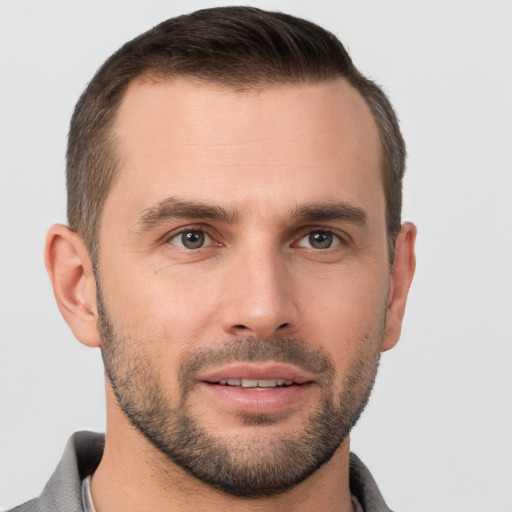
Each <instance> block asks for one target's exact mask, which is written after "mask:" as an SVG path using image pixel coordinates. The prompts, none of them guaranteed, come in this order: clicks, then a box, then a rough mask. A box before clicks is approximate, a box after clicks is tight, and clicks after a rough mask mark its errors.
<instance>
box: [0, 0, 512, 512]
mask: <svg viewBox="0 0 512 512" xmlns="http://www.w3.org/2000/svg"><path fill="white" fill-rule="evenodd" d="M236 3H239V2H230V1H225V2H221V3H220V4H219V2H213V1H190V0H189V1H188V2H186V3H185V2H183V3H182V2H171V1H163V0H160V1H158V0H145V1H130V2H126V1H121V0H115V1H113V0H112V1H108V0H101V1H99V0H88V1H84V0H74V1H72V2H70V1H65V0H61V1H58V0H46V1H44V2H40V1H36V0H32V1H28V0H3V1H2V2H0V173H1V174H0V247H1V253H0V258H1V259H0V336H1V338H0V509H1V508H6V507H10V506H13V505H15V504H17V503H19V502H21V501H23V500H26V499H28V498H31V497H33V496H35V495H36V494H38V493H39V492H40V491H41V489H42V487H43V485H44V483H45V482H46V480H47V478H48V477H49V475H50V473H51V472H52V471H53V468H54V467H55V465H56V464H57V462H58V460H59V458H60V455H61V451H62V449H63V447H64V444H65V442H66V440H67V438H68V436H69V435H70V434H71V433H72V432H73V431H75V430H79V429H92V430H100V431H101V430H103V429H104V422H105V418H104V397H103V372H102V367H101V360H100V356H99V353H98V352H97V350H93V349H87V348H85V347H83V346H82V345H80V343H78V342H77V341H76V340H75V339H74V338H73V336H72V334H71V332H70V331H69V329H68V327H67V326H66V324H65V323H64V321H63V320H62V319H61V317H60V314H59V312H58V310H57V307H56V305H55V303H54V299H53V295H52V292H51V289H50V285H49V282H48V279H47V277H46V273H45V270H44V265H43V258H42V251H43V242H44V237H45V231H46V229H47V227H48V226H49V225H50V224H51V223H54V222H65V220H66V219H65V185H64V152H65V144H66V133H67V128H68V123H69V118H70V116H71V112H72V109H73V106H74V104H75V102H76V100H77V99H78V96H79V94H80V93H81V91H82V90H83V88H84V87H85V85H86V83H87V81H88V80H89V79H90V78H91V76H92V74H93V73H94V71H95V70H96V69H97V68H98V66H99V65H100V64H101V63H102V62H103V61H104V59H105V58H106V57H107V56H109V55H110V54H111V53H112V52H113V51H114V50H116V49H117V48H118V47H119V46H120V45H121V44H122V43H124V42H125V41H126V40H128V39H130V38H132V37H134V36H135V35H137V34H139V33H140V32H142V31H144V30H146V29H148V28H150V27H151V26H153V25H154V24H156V23H158V22H159V21H162V20H163V19H165V18H168V17H171V16H174V15H177V14H180V13H183V12H189V11H192V10H195V9H198V8H202V7H209V6H213V5H221V4H224V5H226V4H236ZM249 3H250V4H251V5H256V6H260V7H264V8H269V9H275V10H283V11H287V12H289V13H291V14H296V15H299V16H302V17H305V18H308V19H310V20H312V21H315V22H318V23H320V24H321V25H323V26H325V27H326V28H328V29H330V30H332V31H333V32H335V33H336V34H337V35H338V36H339V37H340V38H341V39H342V41H343V42H344V43H345V44H346V46H347V47H348V49H349V51H350V52H351V54H352V56H353V58H354V60H355V62H356V63H357V65H358V66H359V67H360V68H361V69H362V70H363V72H365V73H367V74H368V75H369V76H370V77H372V78H374V79H376V80H377V81H378V82H379V83H380V84H381V85H382V86H383V87H384V89H385V91H386V92H387V93H388V94H389V96H390V97H391V100H392V102H393V103H394V105H395V107H396V109H397V111H398V115H399V117H400V119H401V123H402V127H403V132H404V135H405V138H406V141H407V144H408V150H409V161H408V174H407V178H406V181H405V210H404V219H405V220H411V221H414V222H415V223H416V224H417V226H418V229H419V238H418V247H417V254H418V268H417V274H416V278H415V282H414V283H413V288H412V291H411V295H410V301H409V304H408V308H407V312H406V321H405V326H404V330H403V334H402V339H401V341H400V343H399V344H398V345H397V347H396V348H395V349H393V350H392V351H390V352H388V353H386V354H384V356H383V361H382V365H381V370H380V374H379V377H378V381H377V385H376V388H375V391H374V394H373V397H372V400H371V404H370V406H369V407H368V409H367V410H366V412H365V414H364V415H363V418H362V419H361V421H360V423H359V424H358V426H357V427H356V429H355V431H354V433H353V437H352V448H353V450H354V451H355V452H356V453H358V454H359V456H360V457H361V458H362V459H363V460H364V461H365V462H366V464H367V465H368V466H369V467H370V469H371V470H372V471H373V473H374V476H375V477H376V479H377V482H378V483H379V485H380V487H381V489H382V492H383V494H384V496H385V498H386V499H387V501H388V502H389V505H390V506H391V508H393V509H396V510H397V511H416V512H432V511H450V512H456V511H460V512H481V511H484V510H493V511H508V512H510V510H512V491H511V487H512V329H511V318H512V314H511V313H512V271H511V262H512V201H511V196H512V3H511V2H510V1H506V0H486V1H484V0H482V1H474V0H473V1H472V0H456V1H455V0H442V1H441V0H436V1H434V0H430V1H419V0H418V1H405V0H404V1H382V0H381V1H377V0H375V1H369V0H368V1H363V0H358V1H356V0H353V1H344V0H336V1H327V0H324V1H315V2H306V1H299V0H295V1H292V0H290V1H285V0H276V1H264V0H261V1H251V2H249Z"/></svg>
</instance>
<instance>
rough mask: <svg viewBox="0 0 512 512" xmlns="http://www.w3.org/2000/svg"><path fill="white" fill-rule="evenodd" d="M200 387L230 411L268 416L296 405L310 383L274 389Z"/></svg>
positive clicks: (219, 385) (308, 390) (309, 387)
mask: <svg viewBox="0 0 512 512" xmlns="http://www.w3.org/2000/svg"><path fill="white" fill-rule="evenodd" d="M201 385H202V387H203V388H204V389H205V390H206V391H207V392H208V393H211V394H212V395H213V396H214V398H215V400H216V401H219V402H221V403H222V404H224V405H225V406H227V407H228V408H229V409H230V410H235V411H237V412H241V413H245V414H270V413H275V412H282V411H283V410H285V409H286V408H288V407H292V406H294V405H297V404H298V403H300V402H301V401H302V400H304V398H305V395H306V394H307V393H308V392H310V390H311V388H312V386H313V385H312V383H310V382H307V383H305V384H295V385H291V386H283V387H276V388H272V389H269V388H243V387H239V386H223V385H221V384H212V383H210V382H202V383H201Z"/></svg>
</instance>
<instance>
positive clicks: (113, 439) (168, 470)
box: [46, 78, 416, 512]
mask: <svg viewBox="0 0 512 512" xmlns="http://www.w3.org/2000/svg"><path fill="white" fill-rule="evenodd" d="M114 132H115V136H116V139H117V141H118V146H119V154H120V156H121V169H122V172H121V174H120V177H119V179H118V180H117V181H116V182H115V184H114V185H113V187H112V189H111V190H110V192H109V195H108V197H107V200H106V203H105V207H104V211H103V214H102V221H101V229H100V245H99V265H98V271H99V275H100V279H101V287H102V295H103V299H104V303H105V307H106V308H107V310H108V312H109V315H110V317H111V318H112V319H113V320H114V321H115V324H116V326H117V327H118V329H119V330H121V331H122V332H123V333H125V334H126V333H129V335H130V336H131V337H133V338H136V339H140V340H147V343H145V345H144V348H143V353H144V357H146V358H148V360H151V361H152V363H153V370H154V373H155V374H156V375H157V378H158V380H159V382H160V385H161V386H162V388H163V389H164V390H165V393H166V396H167V397H168V400H169V402H170V403H171V404H172V405H176V404H177V403H178V401H179V388H178V386H177V382H178V374H179V370H180V364H181V363H182V362H183V360H184V359H186V357H187V355H188V354H190V353H191V352H193V351H195V350H197V349H201V348H202V347H215V346H221V345H222V344H223V343H226V342H228V341H230V340H233V339H238V338H241V337H254V338H258V339H260V340H265V339H269V338H272V337H276V336H278V337H283V338H287V337H288V338H299V339H301V340H303V341H304V342H305V343H306V344H307V346H308V348H310V349H311V350H320V351H321V352H322V353H324V354H327V355H328V357H329V358H330V359H331V360H332V361H333V363H334V366H335V370H336V375H335V379H334V382H333V383H332V384H331V385H330V389H331V390H332V391H333V392H334V393H339V392H340V390H341V388H342V386H343V383H344V377H346V375H347V373H348V372H349V369H350V366H351V363H353V362H354V361H355V359H356V358H357V357H358V356H360V355H361V353H363V354H364V357H365V358H366V361H367V362H368V366H369V367H375V366H376V364H377V360H378V354H379V353H380V351H384V350H388V349H390V348H392V347H393V346H394V345H395V344H396V342H397V341H398V338H399V335H400V329H401V324H402V318H403V314H404V309H405V303H406V298H407V293H408V290H409V286H410V283H411V281H412V277H413V273H414V267H415V259H414V239H415V235H416V229H415V227H414V226H413V225H412V224H409V223H406V224H404V225H403V226H402V230H401V232H400V234H399V236H398V239H397V243H396V252H395V260H394V264H393V269H392V272H391V271H390V268H389V261H388V247H387V239H386V226H385V201H384V193H383V187H382V178H381V168H382V149H381V144H380V140H379V134H378V130H377V127H376V124H375V122H374V120H373V118H372V116H371V113H370V111H369V109H368V107H367V105H366V104H365V102H364V100H363V99H362V97H361V96H360V95H359V93H357V91H355V90H354V89H353V88H352V87H351V86H350V85H349V84H347V83H346V82H345V81H344V80H342V79H338V80H333V81H329V82H323V83H319V84H300V85H281V86H273V87H268V88H263V89H261V90H253V91H246V92H243V93H236V92H233V91H231V90H229V89H225V88H222V87H219V86H215V85H212V84H204V83H199V82H197V81H194V80H191V79H176V80H152V79H148V78H144V79H138V80H135V81H134V82H133V83H132V84H131V85H130V87H129V89H128V91H127V93H126V95H125V97H124V99H123V101H122V104H121V107H120V110H119V112H118V116H117V119H116V123H115V127H114ZM176 200H179V201H186V202H189V203H193V204H194V205H197V204H201V205H207V206H209V207H217V208H222V209H223V210H224V211H226V212H229V213H230V214H231V215H230V216H229V218H216V219H212V218H209V217H208V215H206V216H205V215H204V212H203V213H201V214H200V215H192V214H190V215H189V216H188V217H179V218H177V217H174V216H168V215H153V217H152V216H151V214H152V213H153V214H154V213H155V212H156V211H157V210H158V205H160V206H161V205H162V204H163V203H162V202H167V203H166V204H170V203H172V202H173V201H174V202H175V201H176ZM312 205H314V206H315V207H320V209H323V210H324V211H325V210H326V206H332V205H337V206H339V205H343V206H344V207H345V209H346V207H347V206H348V207H349V210H350V212H351V214H350V215H348V216H341V217H340V216H331V217H332V218H326V219H324V220H321V221H311V219H304V216H302V217H297V214H296V212H297V211H298V210H300V209H304V207H306V206H308V207H311V206H312ZM160 211H161V209H160ZM354 211H355V212H358V213H359V214H362V217H361V218H358V219H356V218H355V217H354V215H353V213H354ZM338 213H339V212H338ZM327 217H329V216H327ZM155 219H156V220H155ZM187 229H188V230H189V231H190V230H191V229H192V230H197V229H201V230H204V231H205V232H206V233H207V234H208V237H207V242H206V244H205V246H204V247H201V248H199V249H197V250H190V249H189V250H187V249H184V248H183V247H180V243H181V238H180V236H178V235H179V233H181V232H182V231H183V230H185V231H186V230H187ZM312 232H313V233H318V232H322V233H323V232H332V233H333V234H334V236H333V244H332V246H331V247H329V248H327V249H318V248H314V247H312V246H311V240H310V238H309V234H310V233H312ZM46 263H47V268H48V271H49V274H50V278H51V280H52V283H53V287H54V291H55V295H56V298H57V302H58V304H59V308H60V310H61V312H62V314H63V316H64V318H65V319H66V321H67V322H68V324H69V325H70V327H71V329H72V330H73V332H74V334H75V336H76V337H77V338H78V339H79V340H80V341H81V342H82V343H84V344H86V345H88V346H92V347H98V346H100V345H101V338H100V335H99V333H98V327H97V321H98V309H97V303H96V285H95V280H94V275H93V271H92V264H91V261H90V258H89V255H88V253H87V250H86V248H85V246H84V244H83V241H82V240H81V239H80V237H79V236H78V235H77V234H76V233H74V232H73V231H71V230H70V229H69V228H67V227H65V226H62V225H57V226H53V227H52V228H51V229H50V231H49V233H48V239H47V248H46ZM312 379H313V384H312V385H311V386H310V387H309V389H308V391H306V392H304V393H301V394H300V396H299V397H298V398H296V399H294V400H292V401H291V402H289V403H285V405H284V406H283V407H281V408H280V409H278V410H277V413H276V411H267V412H268V414H269V415H272V414H274V417H275V418H277V419H276V421H273V422H272V424H271V425H266V426H265V427H262V426H258V425H252V424H250V423H248V422H247V421H244V420H243V418H242V417H241V416H240V414H238V413H237V411H236V410H235V409H234V408H233V405H232V403H231V402H223V401H220V400H217V398H215V397H213V398H212V394H211V393H209V392H207V390H205V389H204V386H202V385H200V384H199V383H198V384H197V385H194V386H193V388H192V390H191V392H190V401H189V407H190V411H191V414H193V415H194V417H195V418H196V419H197V420H198V421H199V422H200V424H201V426H203V427H204V428H206V429H209V430H211V431H215V432H217V433H218V435H219V436H221V437H222V439H223V440H224V441H225V442H226V443H229V442H230V440H231V439H234V438H236V439H237V440H239V441H240V440H241V441H245V442H246V443H248V444H249V443H251V442H254V441H255V440H261V439H263V441H272V440H275V439H281V438H284V437H286V436H287V435H290V433H294V432H300V428H301V425H303V423H304V422H305V421H306V420H307V418H308V417H309V415H310V414H311V413H312V412H313V411H314V410H315V407H316V406H317V404H318V401H319V397H320V396H321V384H320V383H319V382H315V381H314V376H313V377H312ZM348 454H349V439H348V438H346V439H345V440H344V441H343V442H342V443H341V445H340V446H339V448H338V449H337V450H336V452H335V454H334V456H333V457H332V458H331V459H330V460H329V461H328V462H327V463H326V464H324V465H323V466H322V467H321V468H320V469H319V470H318V471H316V472H315V473H314V474H313V475H311V476H310V477H309V478H307V479H306V480H304V481H303V482H302V483H300V484H299V485H297V486H296V487H294V488H292V489H291V490H289V491H287V492H285V493H283V494H280V495H278V496H272V497H266V498H259V499H241V498H237V497H234V496H230V495H227V494H224V493H221V492H219V491H217V490H215V489H212V488H210V487H209V486H207V485H205V484H203V483H202V482H200V481H199V480H197V479H195V478H194V477H192V476H190V475H189V474H188V473H186V472H185V471H184V470H183V469H181V468H180V467H178V466H176V465H175V464H174V463H172V462H171V461H170V460H169V459H167V458H166V457H165V456H164V455H163V454H162V453H161V452H160V451H158V450H157V449H156V448H155V447H154V446H153V445H152V444H151V443H150V442H149V441H148V440H147V439H146V438H145V437H144V436H143V435H141V434H140V433H139V432H138V431H137V430H136V429H134V428H133V427H132V426H131V425H130V423H129V422H128V420H127V418H126V416H125V414H124V413H123V412H122V411H121V409H120V408H119V405H118V403H117V401H116V399H115V397H114V395H113V393H112V389H111V387H110V385H109V383H108V381H107V432H106V446H105V454H104V457H103V459H102V461H101V463H100V466H99V468H98V469H97V471H96V473H95V474H94V476H93V479H92V495H93V501H94V503H95V506H96V508H97V510H98V512H106V511H109V512H112V511H117V510H124V511H130V510H154V511H159V510H162V511H163V510H167V511H168V510H176V511H178V510H179V511H189V510H190V511H192V510H194V511H197V510H209V511H216V510H219V511H220V510H223V511H224V510H235V509H236V510H248V511H249V510H293V511H311V510H322V511H326V512H329V511H348V510H351V504H350V494H349V486H348Z"/></svg>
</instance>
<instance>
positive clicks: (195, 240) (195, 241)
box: [182, 231, 204, 249]
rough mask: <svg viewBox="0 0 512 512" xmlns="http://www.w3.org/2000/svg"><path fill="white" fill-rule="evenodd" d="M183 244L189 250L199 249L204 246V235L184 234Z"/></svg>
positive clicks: (201, 233) (199, 232)
mask: <svg viewBox="0 0 512 512" xmlns="http://www.w3.org/2000/svg"><path fill="white" fill-rule="evenodd" d="M182 242H183V245H184V246H185V247H186V248H187V249H197V248H198V247H201V246H202V245H203V244H204V233H203V232H201V231H189V232H188V233H183V235H182Z"/></svg>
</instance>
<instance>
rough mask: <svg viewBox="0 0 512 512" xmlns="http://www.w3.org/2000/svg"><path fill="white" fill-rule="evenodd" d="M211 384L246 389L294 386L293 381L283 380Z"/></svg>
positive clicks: (224, 381) (238, 380) (230, 381)
mask: <svg viewBox="0 0 512 512" xmlns="http://www.w3.org/2000/svg"><path fill="white" fill-rule="evenodd" d="M212 384H219V385H221V386H230V387H241V388H246V389H254V390H261V389H272V388H283V387H288V386H292V385H293V384H294V382H293V380H285V379H260V380H253V379H222V380H220V381H219V382H213V383H212Z"/></svg>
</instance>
